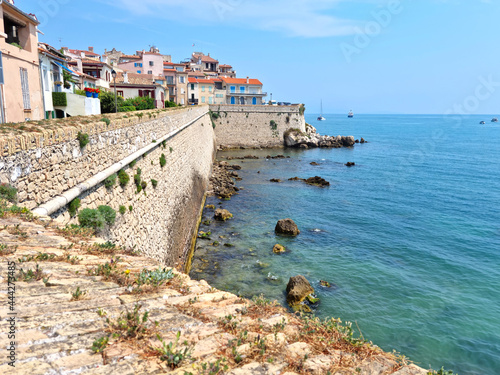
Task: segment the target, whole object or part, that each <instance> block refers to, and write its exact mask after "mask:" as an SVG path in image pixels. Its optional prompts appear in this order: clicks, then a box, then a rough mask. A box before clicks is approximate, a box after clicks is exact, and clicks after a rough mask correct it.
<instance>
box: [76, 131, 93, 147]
mask: <svg viewBox="0 0 500 375" xmlns="http://www.w3.org/2000/svg"><path fill="white" fill-rule="evenodd" d="M76 139H77V140H78V142H80V148H84V147H85V146H87V145H88V144H89V142H90V140H89V135H88V134H87V133H82V132H78V134H77V135H76Z"/></svg>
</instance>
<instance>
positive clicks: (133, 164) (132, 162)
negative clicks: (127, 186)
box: [128, 160, 137, 168]
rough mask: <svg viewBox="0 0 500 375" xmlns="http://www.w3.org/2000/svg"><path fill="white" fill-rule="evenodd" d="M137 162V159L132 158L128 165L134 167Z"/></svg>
mask: <svg viewBox="0 0 500 375" xmlns="http://www.w3.org/2000/svg"><path fill="white" fill-rule="evenodd" d="M136 164H137V160H132V161H131V162H130V164H129V165H128V166H129V167H130V168H134V167H135V165H136Z"/></svg>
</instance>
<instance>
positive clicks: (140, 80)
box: [111, 72, 169, 108]
mask: <svg viewBox="0 0 500 375" xmlns="http://www.w3.org/2000/svg"><path fill="white" fill-rule="evenodd" d="M164 79H165V77H163V76H158V77H155V76H153V75H151V74H138V73H128V72H123V73H117V75H116V94H117V95H118V96H121V97H122V98H124V99H131V98H136V97H138V96H139V97H150V98H153V99H154V101H155V108H165V101H166V100H169V97H168V88H167V86H166V84H165V81H164ZM111 88H112V89H114V84H113V83H111Z"/></svg>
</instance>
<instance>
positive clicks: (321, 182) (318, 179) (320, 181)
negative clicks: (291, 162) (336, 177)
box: [305, 176, 330, 187]
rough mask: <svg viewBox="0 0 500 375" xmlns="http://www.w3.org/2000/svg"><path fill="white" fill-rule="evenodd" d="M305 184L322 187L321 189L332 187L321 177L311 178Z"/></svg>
mask: <svg viewBox="0 0 500 375" xmlns="http://www.w3.org/2000/svg"><path fill="white" fill-rule="evenodd" d="M305 182H306V184H308V185H314V186H320V187H325V186H330V183H329V182H328V181H327V180H325V179H324V178H321V177H319V176H315V177H310V178H308V179H307V180H305Z"/></svg>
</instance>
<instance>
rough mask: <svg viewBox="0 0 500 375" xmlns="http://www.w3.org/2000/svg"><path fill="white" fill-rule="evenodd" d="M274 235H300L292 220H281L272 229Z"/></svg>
mask: <svg viewBox="0 0 500 375" xmlns="http://www.w3.org/2000/svg"><path fill="white" fill-rule="evenodd" d="M274 231H275V232H276V234H284V235H287V236H296V235H298V234H299V233H300V230H299V228H298V227H297V224H295V222H294V221H293V220H292V219H281V220H279V221H278V223H277V224H276V227H275V228H274Z"/></svg>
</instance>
